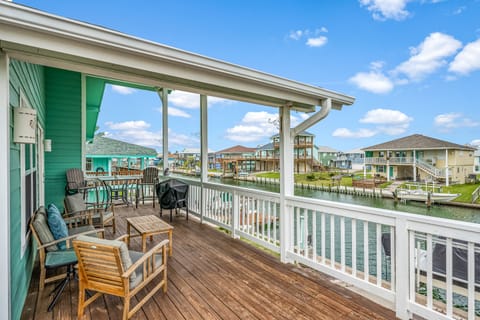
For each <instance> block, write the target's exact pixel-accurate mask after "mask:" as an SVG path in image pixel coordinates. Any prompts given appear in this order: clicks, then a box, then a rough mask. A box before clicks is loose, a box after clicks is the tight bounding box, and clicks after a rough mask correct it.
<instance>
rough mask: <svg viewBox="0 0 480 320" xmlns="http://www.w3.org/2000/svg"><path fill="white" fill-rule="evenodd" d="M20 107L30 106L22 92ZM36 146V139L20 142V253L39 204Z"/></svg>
mask: <svg viewBox="0 0 480 320" xmlns="http://www.w3.org/2000/svg"><path fill="white" fill-rule="evenodd" d="M20 108H31V106H30V104H29V103H28V101H27V99H26V97H25V96H24V95H23V92H21V93H20ZM38 130H40V129H38ZM37 139H38V134H37ZM37 146H38V141H37V142H36V143H35V144H20V177H21V185H20V187H21V192H20V194H21V213H22V215H21V228H22V233H21V237H22V238H21V244H22V254H23V252H24V250H25V248H26V247H27V243H28V237H29V235H30V229H29V223H30V219H31V217H32V213H33V211H35V210H36V209H37V207H38V205H39V198H40V197H39V189H38V182H39V179H38V159H39V150H38V148H37Z"/></svg>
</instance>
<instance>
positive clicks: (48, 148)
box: [43, 139, 52, 152]
mask: <svg viewBox="0 0 480 320" xmlns="http://www.w3.org/2000/svg"><path fill="white" fill-rule="evenodd" d="M43 151H45V152H52V139H45V140H43Z"/></svg>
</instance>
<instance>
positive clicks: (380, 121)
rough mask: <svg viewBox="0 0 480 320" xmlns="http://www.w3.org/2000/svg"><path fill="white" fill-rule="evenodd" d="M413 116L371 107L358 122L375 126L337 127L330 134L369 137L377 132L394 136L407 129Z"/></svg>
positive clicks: (343, 136) (345, 136)
mask: <svg viewBox="0 0 480 320" xmlns="http://www.w3.org/2000/svg"><path fill="white" fill-rule="evenodd" d="M412 121H413V118H411V117H409V116H407V115H406V114H404V113H403V112H400V111H398V110H391V109H373V110H370V111H368V112H367V113H366V114H365V115H364V116H363V117H362V118H361V119H360V120H359V122H360V123H366V124H373V125H375V128H373V129H368V128H361V129H358V130H356V131H355V130H351V129H347V128H338V129H336V130H335V131H334V132H333V133H332V135H333V136H334V137H341V138H357V139H358V138H370V137H373V136H374V135H377V134H386V135H390V136H395V135H399V134H402V133H404V132H405V131H407V129H408V127H409V126H410V122H412Z"/></svg>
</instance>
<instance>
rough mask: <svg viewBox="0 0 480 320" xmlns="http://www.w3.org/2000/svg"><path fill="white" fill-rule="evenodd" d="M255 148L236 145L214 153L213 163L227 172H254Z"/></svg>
mask: <svg viewBox="0 0 480 320" xmlns="http://www.w3.org/2000/svg"><path fill="white" fill-rule="evenodd" d="M255 150H256V149H255V148H250V147H245V146H241V145H236V146H233V147H230V148H226V149H223V150H220V151H217V152H215V163H217V164H220V166H219V167H220V168H223V170H224V171H228V172H237V171H238V170H243V171H248V172H250V171H254V170H255Z"/></svg>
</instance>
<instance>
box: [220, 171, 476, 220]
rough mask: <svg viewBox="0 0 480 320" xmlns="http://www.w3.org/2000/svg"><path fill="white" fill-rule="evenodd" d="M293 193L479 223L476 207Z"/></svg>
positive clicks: (247, 183)
mask: <svg viewBox="0 0 480 320" xmlns="http://www.w3.org/2000/svg"><path fill="white" fill-rule="evenodd" d="M222 183H224V184H228V185H234V186H239V187H246V188H252V189H259V190H265V191H271V192H280V187H279V185H276V184H259V183H254V182H250V181H240V180H233V179H223V180H222ZM295 195H296V196H300V197H307V198H315V199H322V200H330V201H336V202H342V203H351V204H358V205H362V206H369V207H374V208H380V209H388V210H395V211H403V212H409V213H415V214H421V215H426V216H432V217H439V218H447V219H454V220H461V221H468V222H474V223H480V209H476V208H465V207H457V206H450V205H441V204H433V205H432V207H430V208H427V206H426V205H425V203H423V202H415V201H409V202H407V203H402V202H399V203H396V202H395V201H393V199H388V198H372V197H363V196H355V195H352V194H344V193H335V192H327V191H320V190H308V189H301V188H295Z"/></svg>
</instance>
